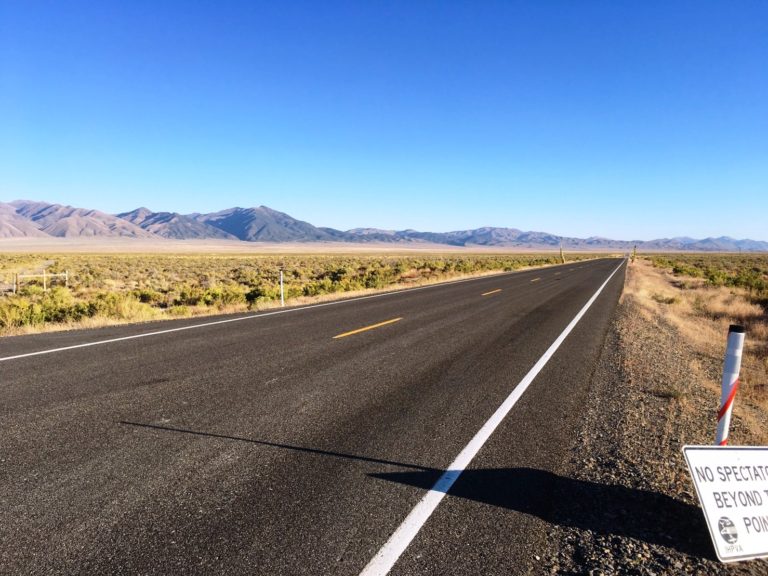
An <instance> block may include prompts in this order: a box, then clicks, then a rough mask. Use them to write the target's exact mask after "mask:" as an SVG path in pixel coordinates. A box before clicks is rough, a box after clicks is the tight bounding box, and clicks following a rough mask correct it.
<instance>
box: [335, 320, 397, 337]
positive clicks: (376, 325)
mask: <svg viewBox="0 0 768 576" xmlns="http://www.w3.org/2000/svg"><path fill="white" fill-rule="evenodd" d="M400 320H402V318H392V320H385V321H384V322H379V323H378V324H371V325H370V326H364V327H363V328H358V329H357V330H350V331H349V332H344V333H343V334H338V335H336V336H334V337H333V339H334V340H336V339H337V338H346V337H347V336H352V335H353V334H360V332H367V331H368V330H373V329H374V328H381V327H382V326H386V325H387V324H394V323H395V322H400Z"/></svg>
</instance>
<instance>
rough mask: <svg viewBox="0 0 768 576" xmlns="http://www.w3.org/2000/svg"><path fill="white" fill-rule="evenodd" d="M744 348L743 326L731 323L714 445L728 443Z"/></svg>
mask: <svg viewBox="0 0 768 576" xmlns="http://www.w3.org/2000/svg"><path fill="white" fill-rule="evenodd" d="M743 348H744V327H743V326H738V325H736V324H731V326H730V327H729V328H728V346H727V348H726V351H725V362H724V363H723V381H722V384H721V388H722V394H721V398H720V410H719V411H718V413H717V433H716V435H715V445H717V446H725V445H726V444H728V429H729V428H730V425H731V412H733V400H734V398H735V397H736V392H737V391H738V389H739V370H741V351H742V349H743Z"/></svg>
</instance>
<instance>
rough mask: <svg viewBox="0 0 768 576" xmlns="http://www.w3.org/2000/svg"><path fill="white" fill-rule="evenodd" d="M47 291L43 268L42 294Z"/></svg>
mask: <svg viewBox="0 0 768 576" xmlns="http://www.w3.org/2000/svg"><path fill="white" fill-rule="evenodd" d="M47 291H48V286H47V285H46V283H45V268H43V292H47Z"/></svg>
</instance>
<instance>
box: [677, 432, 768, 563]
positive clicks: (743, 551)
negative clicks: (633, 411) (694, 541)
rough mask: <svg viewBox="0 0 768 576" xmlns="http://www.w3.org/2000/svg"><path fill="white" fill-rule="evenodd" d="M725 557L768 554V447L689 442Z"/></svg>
mask: <svg viewBox="0 0 768 576" xmlns="http://www.w3.org/2000/svg"><path fill="white" fill-rule="evenodd" d="M683 454H684V455H685V461H686V462H687V464H688V470H689V471H690V473H691V478H692V479H693V485H694V486H695V487H696V493H697V494H698V496H699V502H701V507H702V509H703V511H704V518H706V520H707V527H708V528H709V534H710V536H711V537H712V542H713V543H714V545H715V552H716V553H717V557H718V558H719V559H720V561H721V562H735V561H737V560H750V559H753V558H762V557H768V447H765V446H729V447H724V446H684V447H683Z"/></svg>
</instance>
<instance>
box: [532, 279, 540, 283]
mask: <svg viewBox="0 0 768 576" xmlns="http://www.w3.org/2000/svg"><path fill="white" fill-rule="evenodd" d="M539 280H541V278H534V279H533V280H531V282H538V281H539Z"/></svg>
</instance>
